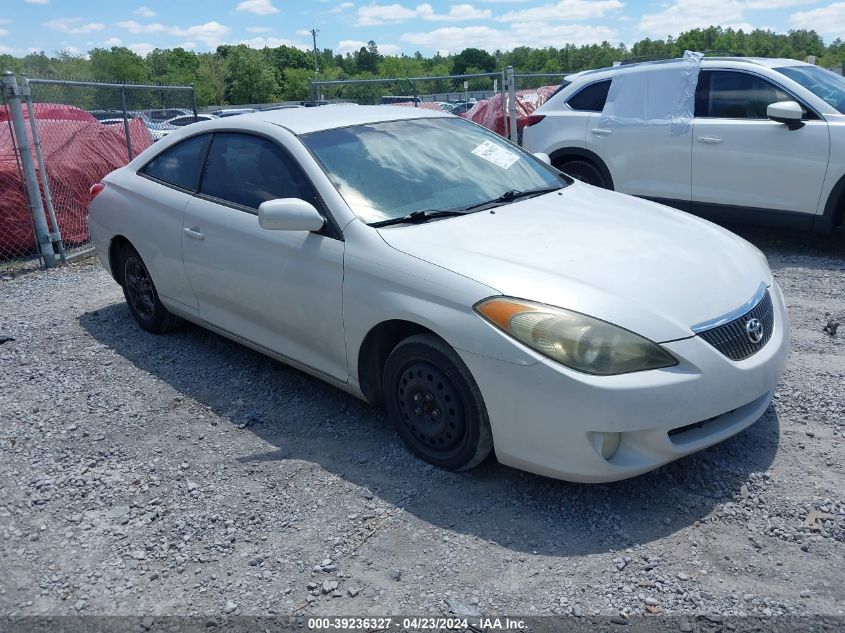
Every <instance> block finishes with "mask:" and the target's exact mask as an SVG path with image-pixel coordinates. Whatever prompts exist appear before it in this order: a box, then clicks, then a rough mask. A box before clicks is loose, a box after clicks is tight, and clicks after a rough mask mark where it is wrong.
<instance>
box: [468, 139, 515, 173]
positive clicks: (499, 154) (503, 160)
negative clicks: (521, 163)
mask: <svg viewBox="0 0 845 633" xmlns="http://www.w3.org/2000/svg"><path fill="white" fill-rule="evenodd" d="M472 153H473V154H475V155H476V156H480V157H481V158H483V159H484V160H486V161H488V162H491V163H493V164H494V165H498V166H499V167H501V168H502V169H508V168H509V167H510V166H511V165H513V164H514V163H515V162H516V161H518V160H519V156H517V155H516V154H514V153H513V152H512V151H510V150H509V149H507V148H506V147H502V146H501V145H498V144H496V143H494V142H493V141H484V142H483V143H482V144H481V145H479V146H478V147H476V148H475V149H474V150H472Z"/></svg>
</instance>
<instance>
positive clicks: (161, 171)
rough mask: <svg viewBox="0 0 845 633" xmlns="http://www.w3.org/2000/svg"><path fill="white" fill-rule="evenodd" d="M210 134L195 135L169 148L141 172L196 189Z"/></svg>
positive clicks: (183, 186)
mask: <svg viewBox="0 0 845 633" xmlns="http://www.w3.org/2000/svg"><path fill="white" fill-rule="evenodd" d="M208 136H209V135H208V134H203V135H202V136H193V137H191V138H189V139H187V140H185V141H182V142H181V143H177V144H176V145H174V146H173V147H169V148H167V149H166V150H164V151H163V152H162V153H161V154H159V155H158V156H156V157H155V158H153V159H152V160H151V161H150V162H149V163H147V164H146V165H144V167H143V168H141V173H142V174H144V175H145V176H149V177H150V178H154V179H155V180H160V181H161V182H164V183H167V184H169V185H173V186H175V187H179V188H181V189H186V190H188V191H196V190H197V186H198V185H199V180H200V166H201V163H202V159H203V152H204V151H205V144H206V143H207V142H208Z"/></svg>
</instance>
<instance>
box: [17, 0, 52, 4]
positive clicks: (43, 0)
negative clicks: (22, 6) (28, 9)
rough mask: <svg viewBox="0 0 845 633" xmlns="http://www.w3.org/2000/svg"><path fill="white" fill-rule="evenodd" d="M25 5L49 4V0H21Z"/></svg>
mask: <svg viewBox="0 0 845 633" xmlns="http://www.w3.org/2000/svg"><path fill="white" fill-rule="evenodd" d="M23 1H24V2H26V3H27V4H50V0H23Z"/></svg>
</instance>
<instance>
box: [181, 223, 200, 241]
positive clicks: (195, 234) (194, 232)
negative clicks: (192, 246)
mask: <svg viewBox="0 0 845 633" xmlns="http://www.w3.org/2000/svg"><path fill="white" fill-rule="evenodd" d="M182 231H183V232H184V233H185V235H187V236H188V237H190V238H191V239H192V240H204V239H205V235H203V234H202V233H200V230H199V227H197V226H195V227H194V228H192V229H189V228H188V227H187V226H186V227H184V228H183V229H182Z"/></svg>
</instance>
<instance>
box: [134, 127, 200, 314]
mask: <svg viewBox="0 0 845 633" xmlns="http://www.w3.org/2000/svg"><path fill="white" fill-rule="evenodd" d="M210 140H211V135H210V134H200V135H198V136H192V137H190V138H187V139H185V140H183V141H180V142H179V143H176V144H174V145H171V146H170V147H168V148H167V149H165V150H164V151H162V152H160V153H159V154H157V155H156V156H155V157H154V158H153V159H152V160H150V161H149V162H148V163H146V164H145V165H144V166H143V167H142V168H141V169H139V170H138V173H137V175H138V178H137V180H133V183H132V187H127V188H125V189H124V195H126V196H127V197H128V199H129V201H130V207H131V208H133V209H134V210H135V211H136V214H134V217H133V218H132V220H133V226H134V229H133V232H132V234H131V235H130V237H131V240H132V243H133V245H134V246H135V248H136V249H137V250H138V252H139V253H140V254H141V257H142V258H143V259H144V263H145V264H146V265H147V268H148V269H149V271H150V274H151V275H152V277H153V281H154V282H155V285H156V290H157V291H158V294H159V296H160V297H161V299H162V301H164V302H165V303H167V304H170V305H171V307H174V306H173V303H174V302H175V303H178V306H177V307H179V308H180V309H182V310H186V311H188V312H189V313H196V310H197V302H196V297H195V296H194V293H193V290H192V289H191V286H190V284H189V283H188V279H187V277H186V276H185V271H184V268H183V265H182V222H183V214H184V210H185V207H186V206H187V204H188V202H189V201H190V200H191V198H192V196H193V195H194V194H195V193H196V191H197V187H198V186H199V180H200V168H201V165H202V159H203V156H205V150H206V146H207V144H208V142H209V141H210Z"/></svg>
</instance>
